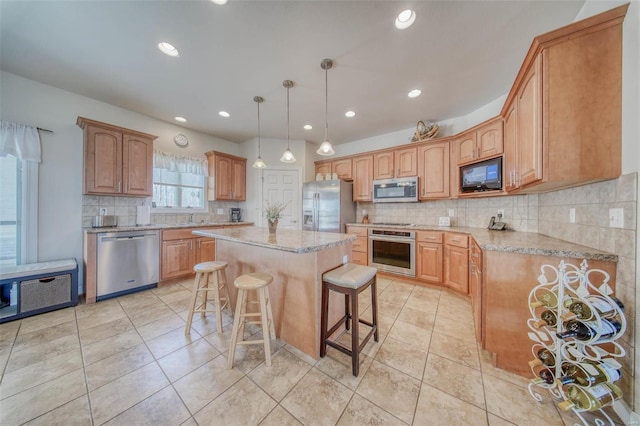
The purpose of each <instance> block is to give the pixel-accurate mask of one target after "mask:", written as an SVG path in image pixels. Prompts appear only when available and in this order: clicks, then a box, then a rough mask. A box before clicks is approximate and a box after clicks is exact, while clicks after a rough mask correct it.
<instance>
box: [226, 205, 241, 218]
mask: <svg viewBox="0 0 640 426" xmlns="http://www.w3.org/2000/svg"><path fill="white" fill-rule="evenodd" d="M229 213H230V214H231V222H241V221H242V217H241V216H240V208H239V207H232V208H230V209H229Z"/></svg>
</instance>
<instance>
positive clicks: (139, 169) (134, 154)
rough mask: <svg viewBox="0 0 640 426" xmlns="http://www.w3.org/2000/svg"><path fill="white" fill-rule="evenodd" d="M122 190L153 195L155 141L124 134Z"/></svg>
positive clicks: (133, 193) (130, 193)
mask: <svg viewBox="0 0 640 426" xmlns="http://www.w3.org/2000/svg"><path fill="white" fill-rule="evenodd" d="M122 185H123V188H122V192H123V193H124V194H129V195H141V196H148V197H149V196H151V195H153V141H152V140H149V139H143V138H141V137H138V136H132V135H127V134H126V133H125V134H124V135H123V136H122Z"/></svg>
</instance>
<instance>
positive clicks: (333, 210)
mask: <svg viewBox="0 0 640 426" xmlns="http://www.w3.org/2000/svg"><path fill="white" fill-rule="evenodd" d="M355 221H356V203H354V202H353V183H351V182H345V181H343V180H325V181H317V182H307V183H305V184H304V185H303V187H302V229H303V230H305V231H320V232H340V233H343V232H346V224H347V223H353V222H355Z"/></svg>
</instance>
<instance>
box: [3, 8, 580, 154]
mask: <svg viewBox="0 0 640 426" xmlns="http://www.w3.org/2000/svg"><path fill="white" fill-rule="evenodd" d="M583 3H584V0H578V1H415V0H414V1H367V0H361V1H355V0H351V1H311V0H306V1H303V0H299V1H239V0H229V3H227V4H226V5H224V6H218V5H216V4H214V3H212V2H211V1H209V0H201V1H188V0H174V1H151V0H137V1H114V0H98V1H79V0H75V1H56V0H49V1H26V0H21V1H8V0H0V40H1V42H0V65H1V68H2V69H3V70H4V71H7V72H10V73H14V74H18V75H21V76H24V77H26V78H29V79H33V80H36V81H40V82H42V83H46V84H49V85H52V86H56V87H59V88H62V89H66V90H69V91H71V92H75V93H78V94H81V95H85V96H88V97H90V98H94V99H97V100H100V101H103V102H107V103H110V104H113V105H117V106H120V107H123V108H126V109H129V110H132V111H137V112H140V113H143V114H146V115H148V116H151V117H155V118H158V119H161V120H165V121H169V122H174V121H173V117H174V116H177V115H180V116H184V117H186V118H187V119H188V122H187V123H186V124H185V125H184V126H185V127H188V128H191V129H195V130H199V131H202V132H205V133H208V134H211V135H214V136H217V137H221V138H223V139H227V140H230V141H234V142H242V141H245V140H248V139H251V138H254V137H255V136H256V134H257V120H256V105H255V103H254V102H253V97H254V96H255V95H260V96H263V97H264V98H265V102H264V103H263V104H262V105H261V108H260V113H261V129H262V132H261V133H262V136H263V137H265V138H286V89H285V88H284V87H283V86H282V81H283V80H285V79H290V80H293V81H294V83H295V86H294V87H293V88H292V89H290V103H291V114H290V122H291V127H290V129H291V130H290V132H291V139H304V140H309V141H313V142H315V143H320V142H321V141H322V139H323V137H324V114H325V99H324V94H325V84H324V82H325V79H324V77H325V75H324V71H323V70H322V68H321V67H320V62H321V60H322V59H324V58H331V59H333V60H334V68H333V69H331V70H329V74H328V78H329V136H330V139H331V140H332V142H333V143H336V144H339V143H344V142H350V141H353V140H358V139H362V138H365V137H370V136H374V135H380V134H384V133H388V132H392V131H395V130H400V129H407V128H410V127H412V126H415V123H416V121H418V120H425V121H426V120H433V121H437V120H443V119H449V118H453V117H458V116H462V115H465V114H468V113H470V112H472V111H474V110H475V109H477V108H479V107H481V106H483V105H485V104H487V103H488V102H490V101H492V100H494V99H496V98H497V97H499V96H501V95H503V94H505V93H507V92H508V90H509V88H510V87H511V85H512V83H513V80H514V78H515V75H516V73H517V72H518V69H519V66H520V64H521V63H522V60H523V58H524V55H525V54H526V52H527V49H528V48H529V45H530V43H531V40H532V38H533V37H534V36H535V35H538V34H542V33H544V32H547V31H549V30H552V29H555V28H558V27H560V26H563V25H566V24H569V23H571V22H572V21H573V20H574V18H575V16H576V15H577V13H578V11H579V10H580V8H581V7H582V5H583ZM408 7H410V8H412V9H414V10H416V12H417V20H416V22H415V24H414V25H413V26H412V27H410V28H409V29H407V30H404V31H400V30H397V29H395V27H394V25H393V21H394V19H395V16H396V15H397V13H398V12H400V11H401V10H403V9H405V8H408ZM160 41H168V42H170V43H172V44H174V45H175V46H176V47H177V48H178V49H179V51H180V57H179V58H177V59H176V58H170V57H168V56H165V55H164V54H162V53H160V51H159V50H158V49H157V48H156V45H157V43H158V42H160ZM413 88H419V89H422V91H423V94H422V96H420V97H418V98H416V99H409V98H408V97H407V93H408V92H409V90H410V89H413ZM4 107H5V108H6V107H10V106H7V105H5V106H4ZM349 109H353V110H354V111H356V113H357V115H356V117H355V118H353V119H348V118H346V117H345V116H344V112H345V111H347V110H349ZM220 110H226V111H228V112H229V113H230V114H231V117H230V118H227V119H224V118H222V117H220V116H218V114H217V113H218V111H220ZM92 118H95V119H98V120H99V119H100V117H92ZM307 123H308V124H312V125H313V130H311V131H305V130H303V129H302V126H303V125H304V124H307Z"/></svg>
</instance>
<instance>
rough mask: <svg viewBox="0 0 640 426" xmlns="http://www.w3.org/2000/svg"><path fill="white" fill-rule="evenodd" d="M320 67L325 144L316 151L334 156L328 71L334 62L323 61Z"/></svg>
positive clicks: (329, 60)
mask: <svg viewBox="0 0 640 426" xmlns="http://www.w3.org/2000/svg"><path fill="white" fill-rule="evenodd" d="M320 66H321V67H322V69H323V70H324V142H322V143H321V144H320V148H318V150H317V151H316V152H317V153H318V154H320V155H325V156H327V155H333V154H335V153H336V151H335V150H334V149H333V147H332V146H331V142H329V118H328V116H329V114H328V110H329V83H328V76H327V74H328V70H330V69H331V67H333V61H332V60H331V59H323V60H322V62H320Z"/></svg>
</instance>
